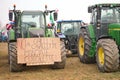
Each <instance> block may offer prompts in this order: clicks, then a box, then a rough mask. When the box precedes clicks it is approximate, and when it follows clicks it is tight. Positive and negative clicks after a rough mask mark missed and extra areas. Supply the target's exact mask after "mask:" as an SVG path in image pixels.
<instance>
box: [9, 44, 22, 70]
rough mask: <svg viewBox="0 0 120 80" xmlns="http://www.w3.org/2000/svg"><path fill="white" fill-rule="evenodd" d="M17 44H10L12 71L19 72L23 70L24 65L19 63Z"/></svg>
mask: <svg viewBox="0 0 120 80" xmlns="http://www.w3.org/2000/svg"><path fill="white" fill-rule="evenodd" d="M16 48H17V47H16V42H11V43H9V56H10V57H9V58H10V71H11V72H18V71H22V70H23V65H22V64H18V63H17V49H16Z"/></svg>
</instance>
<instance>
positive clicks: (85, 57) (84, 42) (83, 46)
mask: <svg viewBox="0 0 120 80" xmlns="http://www.w3.org/2000/svg"><path fill="white" fill-rule="evenodd" d="M91 45H92V41H91V39H90V36H89V32H88V31H87V29H85V28H81V29H80V34H79V37H78V56H79V59H80V61H81V62H82V63H87V64H89V63H95V56H94V57H90V56H89V52H90V48H91V47H92V46H91Z"/></svg>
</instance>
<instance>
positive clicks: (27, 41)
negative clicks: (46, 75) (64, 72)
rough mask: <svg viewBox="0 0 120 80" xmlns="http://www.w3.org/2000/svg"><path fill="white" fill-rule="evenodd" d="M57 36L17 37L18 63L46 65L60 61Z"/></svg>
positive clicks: (59, 47)
mask: <svg viewBox="0 0 120 80" xmlns="http://www.w3.org/2000/svg"><path fill="white" fill-rule="evenodd" d="M60 49H61V46H60V39H59V38H19V39H17V55H18V57H17V58H18V63H19V64H27V65H28V66H30V65H48V64H54V62H61V51H60Z"/></svg>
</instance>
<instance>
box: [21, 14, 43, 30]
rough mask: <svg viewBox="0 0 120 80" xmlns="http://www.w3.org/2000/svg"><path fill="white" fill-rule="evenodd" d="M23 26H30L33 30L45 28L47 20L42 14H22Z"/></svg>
mask: <svg viewBox="0 0 120 80" xmlns="http://www.w3.org/2000/svg"><path fill="white" fill-rule="evenodd" d="M21 21H22V26H29V27H31V28H40V27H45V22H44V21H45V19H44V15H43V14H42V13H38V12H29V13H23V14H22V19H21Z"/></svg>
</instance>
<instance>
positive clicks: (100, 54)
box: [98, 47, 104, 65]
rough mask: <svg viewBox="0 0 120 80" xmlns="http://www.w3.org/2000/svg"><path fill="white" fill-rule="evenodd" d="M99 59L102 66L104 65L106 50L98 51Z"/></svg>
mask: <svg viewBox="0 0 120 80" xmlns="http://www.w3.org/2000/svg"><path fill="white" fill-rule="evenodd" d="M98 59H99V63H100V64H101V65H104V50H103V48H102V47H100V48H99V49H98Z"/></svg>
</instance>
